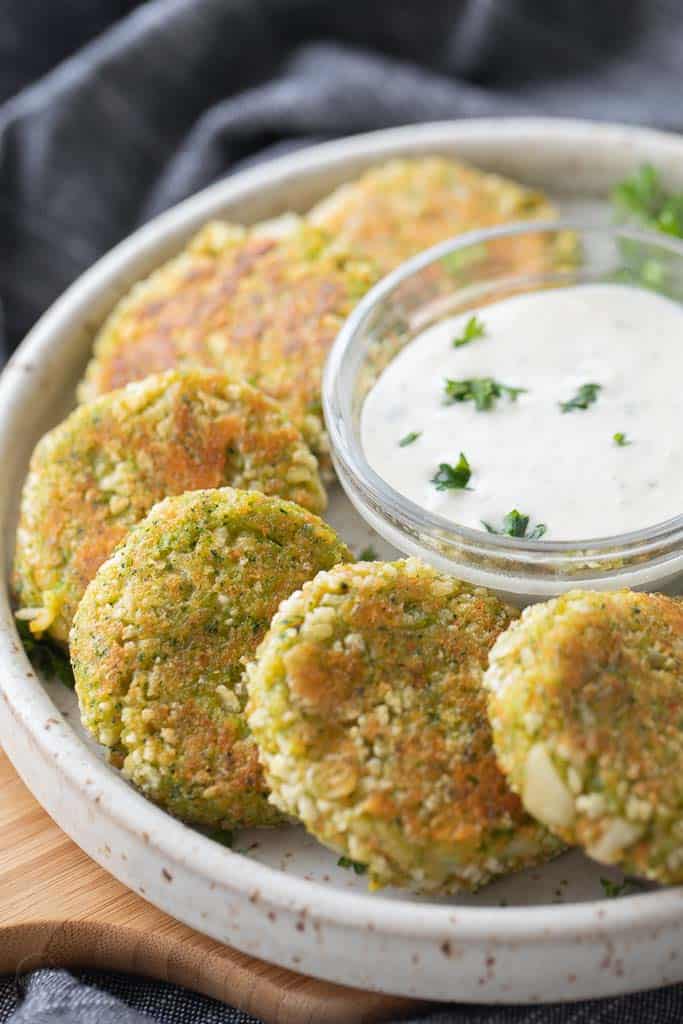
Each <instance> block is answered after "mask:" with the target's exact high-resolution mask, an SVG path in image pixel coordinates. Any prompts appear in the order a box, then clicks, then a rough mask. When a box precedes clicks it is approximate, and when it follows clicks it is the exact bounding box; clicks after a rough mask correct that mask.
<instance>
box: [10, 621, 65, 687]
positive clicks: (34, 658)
mask: <svg viewBox="0 0 683 1024" xmlns="http://www.w3.org/2000/svg"><path fill="white" fill-rule="evenodd" d="M17 629H18V631H19V636H20V638H21V642H22V644H23V645H24V650H25V651H26V654H27V657H28V660H29V661H30V662H31V664H32V665H33V667H34V668H35V669H37V670H38V672H40V673H42V675H45V676H47V677H48V678H53V679H54V678H55V677H56V678H57V679H59V680H60V682H62V683H64V685H65V686H68V687H69V689H71V690H73V688H74V674H73V671H72V669H71V662H70V661H69V657H68V655H67V654H65V653H64V651H61V650H59V648H58V647H55V646H54V644H52V643H51V641H50V640H46V639H41V640H38V638H37V637H35V636H34V635H33V633H32V632H31V630H30V629H29V625H28V622H25V621H23V620H21V619H20V620H19V621H18V622H17Z"/></svg>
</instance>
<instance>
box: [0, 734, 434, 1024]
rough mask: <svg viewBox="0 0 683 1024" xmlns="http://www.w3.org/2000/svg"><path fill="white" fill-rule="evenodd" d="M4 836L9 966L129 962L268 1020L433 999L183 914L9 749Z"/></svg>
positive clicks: (3, 962) (3, 782)
mask: <svg viewBox="0 0 683 1024" xmlns="http://www.w3.org/2000/svg"><path fill="white" fill-rule="evenodd" d="M0 835H1V836H2V843H1V845H0V974H12V973H15V972H17V973H26V972H28V971H31V970H35V969H36V968H37V967H66V968H72V969H75V968H93V969H97V970H107V971H123V972H127V973H132V974H137V975H144V976H147V977H151V978H156V979H158V980H161V981H169V982H173V983H174V984H176V985H182V986H184V987H185V988H189V989H192V990H193V991H196V992H201V993H203V994H204V995H207V996H212V997H213V998H215V999H219V1000H221V1001H222V1002H226V1003H229V1004H230V1005H231V1006H236V1007H238V1008H239V1009H241V1010H245V1011H246V1012H248V1013H251V1014H253V1016H255V1017H257V1018H259V1019H260V1020H262V1021H264V1022H265V1024H319V1022H320V1021H323V1020H324V1021H325V1024H371V1022H379V1021H387V1020H392V1019H393V1020H397V1019H399V1018H401V1017H406V1016H408V1015H411V1014H412V1015H419V1014H420V1013H424V1012H425V1010H426V1009H427V1007H428V1004H426V1003H424V1002H416V1001H413V1000H409V999H402V998H400V997H397V996H385V995H381V994H378V993H373V992H362V991H360V990H358V989H351V988H345V987H344V986H341V985H335V984H332V983H330V982H324V981H318V980H316V979H314V978H307V977H304V976H303V975H300V974H296V973H294V972H293V971H289V970H286V969H285V968H282V967H277V966H275V965H274V964H268V963H265V962H263V961H261V960H257V959H255V958H254V957H251V956H248V955H246V954H244V953H239V952H238V951H237V950H234V949H231V948H230V947H228V946H224V945H223V944H222V943H219V942H216V941H214V940H213V939H210V938H207V936H205V935H201V934H200V933H198V932H195V931H194V930H193V929H191V928H189V927H188V926H187V925H184V924H181V923H180V922H179V921H175V920H174V919H173V918H171V917H169V916H168V915H167V914H165V913H164V912H163V911H161V910H158V909H157V908H156V907H154V906H152V904H150V903H147V902H146V901H145V900H143V899H142V897H140V896H138V895H137V894H136V893H133V892H131V891H130V890H129V889H126V887H125V886H124V885H122V884H121V883H120V882H118V881H117V880H116V879H115V878H113V877H112V876H111V875H109V874H107V872H106V871H104V869H103V868H101V867H99V865H97V864H96V863H95V862H94V861H93V860H91V859H90V858H89V857H88V856H87V855H86V854H85V853H84V852H83V851H82V850H81V849H80V848H79V847H78V846H77V845H76V844H75V843H74V842H73V841H72V840H71V839H69V838H68V837H67V836H66V835H65V834H64V833H63V832H62V831H61V830H60V829H59V827H58V826H57V825H56V824H55V822H54V821H52V819H51V818H50V817H49V816H48V814H47V813H46V812H45V811H44V810H43V808H42V807H41V806H40V805H39V804H38V802H37V801H36V800H35V798H34V797H33V796H32V795H31V793H30V792H29V790H28V789H27V788H26V786H25V785H24V783H23V782H22V781H21V780H20V779H19V777H18V775H17V774H16V772H15V771H14V769H13V767H12V765H11V764H10V762H9V760H8V759H7V757H6V756H5V754H4V753H3V752H2V750H0Z"/></svg>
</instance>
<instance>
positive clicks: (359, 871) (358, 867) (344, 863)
mask: <svg viewBox="0 0 683 1024" xmlns="http://www.w3.org/2000/svg"><path fill="white" fill-rule="evenodd" d="M337 866H338V867H340V868H350V869H351V870H352V871H353V873H354V874H355V875H364V874H365V872H366V871H367V870H368V866H367V864H360V863H359V862H358V861H357V860H351V858H350V857H340V858H339V860H338V861H337Z"/></svg>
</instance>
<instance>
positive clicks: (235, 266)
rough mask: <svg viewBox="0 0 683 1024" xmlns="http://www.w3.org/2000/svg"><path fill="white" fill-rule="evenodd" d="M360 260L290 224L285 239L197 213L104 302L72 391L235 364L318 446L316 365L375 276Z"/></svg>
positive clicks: (85, 392)
mask: <svg viewBox="0 0 683 1024" xmlns="http://www.w3.org/2000/svg"><path fill="white" fill-rule="evenodd" d="M377 276H378V275H377V273H376V272H375V270H374V269H373V267H372V266H371V265H370V264H369V263H368V262H367V261H366V260H364V259H358V258H356V257H354V256H353V254H350V253H342V252H340V250H339V248H335V249H334V250H333V249H332V247H331V246H330V244H329V239H328V238H327V236H326V235H325V233H324V232H322V231H320V230H318V229H314V228H310V227H306V226H301V227H299V228H298V229H297V230H295V231H294V232H293V233H292V234H289V235H287V236H285V237H284V238H275V237H269V236H268V234H267V233H264V232H263V231H262V230H258V231H247V230H246V229H244V228H238V227H235V226H232V225H228V224H224V223H220V222H213V223H210V224H208V225H207V226H206V227H205V228H204V229H203V230H202V231H201V232H200V233H199V235H197V237H196V238H195V239H194V240H193V241H192V242H191V243H190V244H189V246H188V247H187V248H186V249H185V250H184V251H183V252H182V253H181V254H180V255H179V256H177V257H175V258H174V259H172V260H171V261H170V262H169V263H167V264H165V265H164V266H162V267H161V268H160V269H159V270H157V271H156V272H155V273H154V274H152V275H151V277H149V278H148V279H147V280H145V281H142V282H140V283H139V284H137V285H135V286H134V288H133V289H132V291H131V292H130V294H129V295H128V296H127V297H126V298H124V299H123V300H122V301H121V302H120V303H119V305H118V306H117V307H116V308H115V310H114V312H113V313H112V314H111V316H110V317H109V319H108V320H107V321H106V323H105V324H104V326H103V327H102V329H101V331H100V333H99V334H98V336H97V338H96V340H95V349H94V356H93V359H92V361H91V363H90V365H89V366H88V368H87V370H86V375H85V379H84V381H83V382H82V384H81V387H80V391H79V395H80V398H81V399H82V400H86V399H90V398H92V397H94V396H95V395H99V394H102V393H103V392H106V391H110V390H112V389H113V388H116V387H120V386H121V385H123V384H125V383H127V382H128V381H130V380H136V379H138V378H140V377H144V376H145V375H146V374H148V373H153V372H158V371H159V370H162V369H167V368H169V367H173V366H183V365H201V366H209V367H213V368H215V369H220V370H225V371H227V372H230V373H238V374H240V375H241V376H243V377H244V378H245V379H247V380H248V381H249V382H250V383H252V384H254V385H256V386H258V387H260V388H262V389H263V390H264V391H265V392H266V393H267V394H269V395H271V396H272V397H273V398H276V399H277V400H278V401H280V402H281V403H282V405H283V407H284V408H285V410H286V412H287V413H288V415H289V416H290V417H291V419H292V421H293V422H294V423H295V424H296V425H297V426H298V427H299V429H300V430H301V431H302V433H303V434H304V436H305V437H306V439H307V441H308V442H309V444H310V445H311V447H312V448H313V450H314V451H316V453H321V452H325V451H326V447H325V437H324V430H323V422H322V413H321V409H320V381H321V376H322V368H323V364H324V361H325V358H326V356H327V353H328V351H329V349H330V346H331V344H332V342H333V340H334V338H335V336H336V334H337V332H338V330H339V328H340V326H341V324H342V322H343V320H344V319H345V317H346V316H347V315H348V313H349V312H350V311H351V309H352V308H353V306H354V305H355V303H356V302H357V301H358V299H359V298H360V297H361V296H362V295H363V293H364V292H365V291H366V290H367V288H368V287H370V285H371V284H373V283H374V282H375V280H376V279H377Z"/></svg>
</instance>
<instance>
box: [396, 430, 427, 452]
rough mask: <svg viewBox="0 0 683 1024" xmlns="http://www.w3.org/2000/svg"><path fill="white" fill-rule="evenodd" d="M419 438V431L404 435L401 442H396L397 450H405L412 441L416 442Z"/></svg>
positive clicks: (420, 432) (420, 434) (420, 433)
mask: <svg viewBox="0 0 683 1024" xmlns="http://www.w3.org/2000/svg"><path fill="white" fill-rule="evenodd" d="M421 436H422V431H421V430H411V431H410V432H409V433H407V434H406V435H405V437H402V438H401V440H400V441H399V442H398V446H399V448H407V447H408V445H409V444H412V443H413V442H414V441H417V439H418V437H421Z"/></svg>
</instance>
